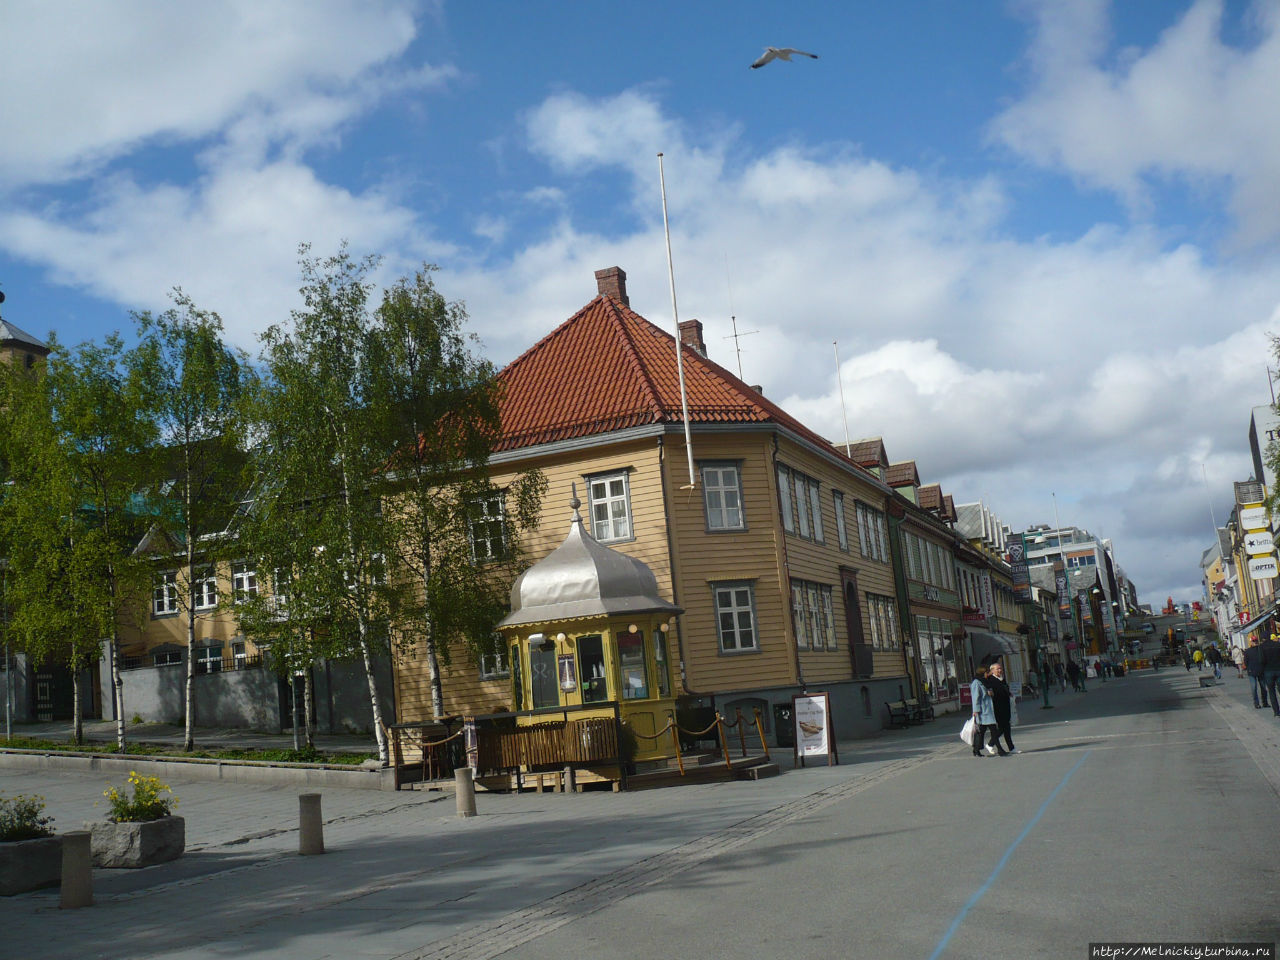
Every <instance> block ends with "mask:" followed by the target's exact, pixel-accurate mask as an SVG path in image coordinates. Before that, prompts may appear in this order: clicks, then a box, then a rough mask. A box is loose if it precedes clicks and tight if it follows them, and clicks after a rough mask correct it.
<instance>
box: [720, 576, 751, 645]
mask: <svg viewBox="0 0 1280 960" xmlns="http://www.w3.org/2000/svg"><path fill="white" fill-rule="evenodd" d="M711 589H712V594H713V596H714V597H715V609H716V630H717V633H718V634H719V637H720V650H721V652H723V653H742V652H744V651H747V650H755V649H756V647H757V644H756V611H755V587H754V586H753V585H752V584H750V583H717V584H712V588H711Z"/></svg>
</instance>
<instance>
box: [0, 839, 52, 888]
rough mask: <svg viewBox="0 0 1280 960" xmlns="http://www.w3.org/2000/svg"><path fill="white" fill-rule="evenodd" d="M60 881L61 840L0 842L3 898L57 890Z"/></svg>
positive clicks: (0, 883)
mask: <svg viewBox="0 0 1280 960" xmlns="http://www.w3.org/2000/svg"><path fill="white" fill-rule="evenodd" d="M61 882H62V838H61V837H38V838H37V839H35V840H13V841H10V842H8V843H0V896H2V897H11V896H13V895H14V894H15V893H26V892H27V891H28V890H39V889H40V888H41V887H56V886H57V885H58V884H59V883H61Z"/></svg>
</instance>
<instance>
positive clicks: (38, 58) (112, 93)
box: [0, 0, 442, 185]
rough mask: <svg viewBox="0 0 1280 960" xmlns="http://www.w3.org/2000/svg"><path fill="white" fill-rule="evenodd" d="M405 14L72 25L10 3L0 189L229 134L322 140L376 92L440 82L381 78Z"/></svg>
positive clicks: (58, 13)
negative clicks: (144, 148)
mask: <svg viewBox="0 0 1280 960" xmlns="http://www.w3.org/2000/svg"><path fill="white" fill-rule="evenodd" d="M411 10H412V5H411V4H409V3H407V2H396V0H388V2H382V3H359V4H356V3H341V2H321V3H314V4H308V5H307V8H306V10H299V9H297V8H294V7H290V6H287V5H282V4H263V3H257V2H254V0H222V2H217V3H206V4H172V3H162V2H154V0H120V2H115V3H110V4H98V3H85V4H77V5H75V7H74V12H72V10H71V9H70V8H68V7H66V6H64V5H60V4H49V3H41V2H39V0H13V2H10V3H6V4H5V5H4V9H3V14H0V16H2V17H3V33H4V37H5V41H4V42H5V55H4V56H3V57H0V89H5V90H9V91H19V90H20V91H22V95H21V96H8V97H5V98H4V103H3V105H2V106H0V127H2V128H3V129H4V130H5V131H6V138H5V149H4V150H3V151H0V184H6V183H7V184H9V185H13V184H20V183H48V182H54V181H58V180H63V179H66V178H70V177H76V176H81V175H84V174H85V173H86V172H89V171H92V170H93V169H95V168H97V167H99V166H100V165H101V164H103V163H105V162H106V161H108V160H110V159H111V158H113V157H116V156H120V155H122V154H124V153H126V152H128V151H131V150H133V149H136V148H137V147H138V146H139V145H141V144H157V143H158V144H164V143H172V142H175V141H199V140H201V139H203V138H206V137H215V138H216V137H219V136H220V135H221V134H222V133H223V131H224V130H225V129H226V128H228V127H230V126H234V125H236V124H240V125H241V130H240V135H241V136H242V137H248V138H251V139H253V138H258V139H260V138H264V137H269V138H271V139H273V140H277V141H278V140H280V139H303V140H311V139H313V138H316V137H323V136H327V135H328V134H329V133H330V132H331V131H332V130H333V129H334V127H335V125H336V124H337V123H339V122H341V121H342V120H343V119H345V118H346V117H348V116H350V115H351V114H352V112H353V111H354V110H355V109H357V108H358V106H359V105H360V104H363V103H366V102H367V101H368V99H369V98H370V97H371V96H375V95H376V94H377V92H378V89H379V88H382V89H397V88H399V87H401V86H402V85H403V84H405V83H434V82H437V81H438V80H439V79H440V78H441V76H442V74H441V73H440V71H435V70H432V69H430V68H419V69H417V70H414V71H404V72H395V71H388V72H386V73H384V74H378V73H377V72H376V71H377V69H378V68H379V67H383V66H385V65H386V64H388V63H389V62H390V61H392V60H393V59H394V58H396V57H398V56H399V55H400V54H402V53H403V52H404V50H405V48H406V47H407V46H408V44H409V42H410V41H411V40H412V39H413V36H414V33H415V25H414V19H413V16H412V13H411ZM72 65H74V69H71V66H72ZM424 71H425V72H424ZM85 77H92V78H93V82H92V83H85V82H83V78H85ZM17 131H21V135H17V134H16V132H17ZM250 131H252V133H251V132H250Z"/></svg>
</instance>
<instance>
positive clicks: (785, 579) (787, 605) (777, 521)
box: [769, 432, 808, 693]
mask: <svg viewBox="0 0 1280 960" xmlns="http://www.w3.org/2000/svg"><path fill="white" fill-rule="evenodd" d="M770 472H771V473H772V474H773V476H772V477H770V478H769V484H770V486H772V487H773V509H774V510H775V511H777V510H780V509H781V508H780V507H779V506H778V504H779V503H781V502H782V499H781V498H782V491H781V490H779V489H778V434H777V433H776V432H775V433H774V434H773V470H772V471H770ZM773 529H774V530H775V531H781V533H780V542H781V543H782V578H780V579H781V581H782V582H780V583H779V584H778V589H779V590H780V591H781V592H782V609H784V610H786V611H788V613H789V612H790V610H791V561H790V560H789V559H788V558H787V531H786V530H785V529H783V526H782V517H781V515H780V514H775V516H774V520H773ZM787 619H788V620H790V619H791V618H790V616H788V617H787ZM795 629H796V627H795V624H794V623H792V624H791V654H792V657H793V659H794V661H795V665H796V684H797V685H798V686H799V687H800V692H801V693H807V692H808V687H807V684H805V682H804V668H803V667H802V666H801V664H800V645H799V644H797V643H796V637H795Z"/></svg>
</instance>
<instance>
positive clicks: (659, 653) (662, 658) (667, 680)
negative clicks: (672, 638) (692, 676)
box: [653, 630, 671, 697]
mask: <svg viewBox="0 0 1280 960" xmlns="http://www.w3.org/2000/svg"><path fill="white" fill-rule="evenodd" d="M653 659H654V660H655V661H657V667H658V696H660V697H669V696H671V664H669V663H667V635H666V633H664V632H663V631H661V630H656V631H654V634H653Z"/></svg>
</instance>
